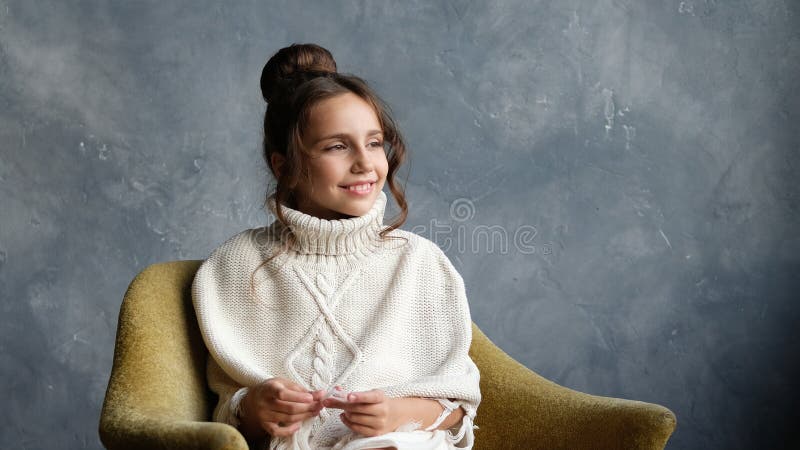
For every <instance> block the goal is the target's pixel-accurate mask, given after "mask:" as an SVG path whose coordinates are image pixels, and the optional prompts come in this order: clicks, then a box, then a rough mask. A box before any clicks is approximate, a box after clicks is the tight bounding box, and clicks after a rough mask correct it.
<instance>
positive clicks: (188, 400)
mask: <svg viewBox="0 0 800 450" xmlns="http://www.w3.org/2000/svg"><path fill="white" fill-rule="evenodd" d="M201 262H202V261H174V262H169V263H161V264H154V265H151V266H149V267H148V268H146V269H144V270H143V271H142V272H141V273H139V274H138V275H137V276H136V277H135V278H134V279H133V281H132V282H131V284H130V286H129V287H128V290H127V291H126V293H125V297H124V299H123V301H122V305H121V307H120V313H119V320H118V325H117V336H116V343H115V347H114V362H113V366H112V368H111V375H110V378H109V382H108V388H107V390H106V395H105V399H104V401H103V409H102V412H101V416H100V427H99V432H100V439H101V441H102V443H103V445H105V447H106V448H108V449H110V450H118V449H119V450H122V449H134V448H152V449H209V450H210V449H226V450H227V449H230V450H233V449H238V450H247V449H248V445H247V442H246V441H245V439H244V437H243V436H242V435H241V433H239V431H238V430H236V429H235V428H233V427H231V426H230V425H227V424H222V423H215V422H210V421H209V418H210V412H211V406H210V402H209V390H208V387H207V384H206V379H205V374H206V372H205V369H206V358H207V357H208V353H207V351H206V350H205V345H204V343H203V341H202V336H201V335H200V332H199V329H198V327H197V323H196V319H195V316H194V310H193V307H192V305H191V295H190V294H189V291H188V290H189V289H190V288H191V282H192V279H193V277H194V273H195V272H196V270H197V267H198V266H199V265H200V263H201Z"/></svg>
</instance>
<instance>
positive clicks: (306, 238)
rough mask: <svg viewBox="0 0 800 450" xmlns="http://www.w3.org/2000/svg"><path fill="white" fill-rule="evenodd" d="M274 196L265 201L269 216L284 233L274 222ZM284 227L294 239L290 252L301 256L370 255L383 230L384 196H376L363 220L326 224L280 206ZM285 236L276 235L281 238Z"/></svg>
mask: <svg viewBox="0 0 800 450" xmlns="http://www.w3.org/2000/svg"><path fill="white" fill-rule="evenodd" d="M275 203H276V202H275V195H274V194H273V195H270V196H269V198H268V207H269V210H270V212H271V213H272V214H273V215H274V216H275V217H276V220H275V223H274V226H275V227H277V228H278V229H279V230H283V224H282V223H281V221H280V220H277V217H278V213H277V210H276V204H275ZM281 210H282V211H283V214H284V216H285V217H286V221H287V224H288V225H289V228H290V229H291V230H292V232H293V234H294V235H295V236H296V238H297V239H296V242H295V243H294V245H293V247H292V250H294V251H296V252H297V253H300V254H316V255H356V254H368V253H372V252H373V251H374V249H375V248H376V246H377V244H378V240H379V239H380V236H378V233H380V231H381V230H382V229H383V228H384V226H383V214H384V212H385V210H386V193H384V192H383V191H379V192H378V196H377V197H376V198H375V203H373V205H372V208H370V210H369V211H367V213H366V214H364V215H363V216H358V217H351V218H349V219H337V220H327V219H320V218H319V217H315V216H312V215H310V214H306V213H304V212H302V211H299V210H296V209H293V208H290V207H288V206H286V204H283V203H282V204H281ZM284 234H285V233H279V235H280V236H284Z"/></svg>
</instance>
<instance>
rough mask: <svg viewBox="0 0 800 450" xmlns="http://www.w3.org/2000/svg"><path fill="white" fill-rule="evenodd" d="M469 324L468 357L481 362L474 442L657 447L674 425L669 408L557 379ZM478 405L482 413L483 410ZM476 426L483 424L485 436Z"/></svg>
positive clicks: (483, 445) (533, 446) (493, 445)
mask: <svg viewBox="0 0 800 450" xmlns="http://www.w3.org/2000/svg"><path fill="white" fill-rule="evenodd" d="M476 328H477V327H476ZM473 330H474V331H473V335H475V334H478V333H480V337H481V338H480V339H473V340H474V345H475V348H474V356H473V359H474V360H475V362H476V364H478V366H479V367H481V392H482V394H483V400H482V402H481V405H480V406H479V408H478V415H477V417H476V421H475V424H476V425H478V426H479V429H478V430H476V432H475V444H476V447H479V448H482V449H488V448H491V449H501V448H508V449H512V448H526V449H550V450H552V449H659V450H660V449H663V448H664V446H665V445H666V443H667V440H668V439H669V437H670V435H671V434H672V432H673V431H674V429H675V426H676V423H677V421H676V417H675V414H674V413H673V412H672V411H670V410H669V409H668V408H665V407H663V406H661V405H657V404H653V403H646V402H641V401H635V400H626V399H620V398H613V397H603V396H598V395H591V394H586V393H583V392H579V391H575V390H572V389H569V388H567V387H564V386H561V385H558V384H556V383H554V382H552V381H549V380H547V379H545V378H543V377H542V376H540V375H538V374H536V373H535V372H533V371H532V370H530V369H528V368H527V367H525V366H524V365H522V364H520V363H519V362H517V361H516V360H514V359H513V358H512V357H511V356H509V355H508V354H506V353H505V352H503V351H502V350H501V349H500V348H498V347H497V346H495V345H494V344H493V343H492V342H491V341H490V340H489V339H488V338H485V335H483V333H482V332H480V330H476V329H475V328H474V329H473ZM483 338H485V340H484V339H483ZM491 347H494V348H491ZM472 352H473V351H471V353H472ZM482 410H485V411H487V414H484V415H483V416H482V415H481V412H482ZM489 412H490V413H489ZM480 428H485V429H486V430H487V432H486V436H482V435H481V429H480ZM521 430H522V431H521Z"/></svg>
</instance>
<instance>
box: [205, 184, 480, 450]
mask: <svg viewBox="0 0 800 450" xmlns="http://www.w3.org/2000/svg"><path fill="white" fill-rule="evenodd" d="M386 200H387V197H386V194H385V193H384V192H382V191H381V192H380V193H379V196H378V197H377V199H376V201H375V203H374V205H373V206H372V208H371V209H370V211H369V212H367V213H366V214H365V215H363V216H360V217H353V218H348V219H340V220H325V219H320V218H317V217H314V216H311V215H308V214H305V213H303V212H301V211H298V210H295V209H291V208H288V207H286V206H285V205H282V207H283V208H282V209H283V211H284V213H285V215H286V217H287V220H288V223H289V227H290V228H291V230H292V231H293V232H294V234H295V235H296V236H297V237H298V240H297V242H296V243H295V245H294V247H293V248H292V249H291V250H290V251H289V252H288V253H286V252H284V253H282V254H280V255H279V256H278V257H276V258H275V259H273V260H272V261H270V262H269V263H267V264H266V265H264V266H262V267H261V268H260V269H259V270H258V271H257V272H255V277H254V281H255V285H254V288H255V298H253V297H252V296H251V294H250V275H251V273H253V272H254V271H255V269H256V267H258V266H259V264H260V263H261V262H262V261H263V260H265V259H266V258H267V257H269V256H270V255H272V254H273V253H274V252H275V251H276V250H277V248H278V244H279V243H280V242H281V241H280V240H281V239H282V238H284V237H285V236H286V231H287V230H286V229H284V228H283V225H282V224H281V223H280V221H278V220H275V221H274V222H273V223H272V224H270V225H269V226H266V227H262V228H255V229H248V230H244V231H242V232H240V233H237V234H236V235H234V236H232V237H231V238H229V239H228V240H227V241H225V242H224V243H223V244H222V245H220V246H219V247H218V248H216V249H215V250H214V251H213V252H212V253H211V255H210V256H209V257H208V259H206V260H205V261H204V262H203V263H202V265H201V266H200V268H199V270H198V271H197V274H196V276H195V279H194V282H193V284H192V298H193V302H194V307H195V312H196V314H197V319H198V323H199V326H200V331H201V333H202V336H203V339H204V341H205V344H206V346H207V348H208V350H209V354H210V355H209V356H210V357H209V359H208V366H207V370H208V372H207V377H208V383H209V387H210V388H211V390H212V391H213V392H215V393H217V394H218V395H219V402H218V404H217V406H216V408H215V410H214V420H215V421H218V422H225V423H229V424H231V425H234V426H236V425H237V424H238V421H237V419H236V416H235V414H234V410H235V408H236V407H237V406H238V401H240V399H241V397H242V396H243V395H244V394H245V393H246V389H247V387H250V386H254V385H256V384H258V383H261V382H263V381H265V380H267V379H269V378H272V377H284V378H288V379H291V380H293V381H295V382H297V383H299V384H300V385H302V386H304V387H305V388H307V389H308V390H309V391H314V390H317V389H330V388H332V387H333V386H334V385H341V386H343V387H344V389H345V390H346V391H366V390H370V389H375V388H378V389H382V390H383V391H384V393H385V394H386V395H387V396H388V397H411V396H414V397H424V398H430V399H437V400H440V403H442V404H443V405H447V404H450V402H448V401H447V400H446V399H448V398H449V399H455V404H450V406H451V407H457V406H459V405H460V406H461V407H462V408H463V409H464V411H465V415H464V418H463V419H462V421H461V423H459V424H457V425H456V426H454V427H453V428H451V429H450V430H430V431H425V430H421V429H415V428H416V427H418V425H416V427H415V425H414V424H410V426H409V427H402V428H401V429H400V430H399V431H394V432H390V433H387V434H384V435H382V436H378V437H372V438H366V437H364V436H361V435H359V434H357V433H355V432H353V431H351V430H350V429H349V428H347V426H346V425H344V424H343V423H342V422H341V420H340V418H339V413H341V412H342V410H339V409H335V408H324V409H323V410H322V411H321V412H320V414H319V415H318V416H317V417H314V418H309V419H307V420H306V421H304V422H303V424H302V426H301V427H300V429H299V430H298V431H297V432H295V433H294V435H292V436H290V437H274V438H272V439H271V442H270V447H269V448H270V449H298V450H299V449H332V450H339V449H347V450H351V449H358V448H373V447H377V446H382V445H386V446H389V445H394V446H396V447H397V448H398V449H400V450H403V449H406V448H408V449H410V448H415V449H417V448H426V449H434V448H436V449H439V448H465V449H469V448H472V445H473V441H474V436H473V428H477V426H474V425H473V421H474V419H475V416H476V412H477V408H478V405H479V403H480V401H481V393H480V389H479V380H480V374H479V371H478V368H477V366H476V365H475V363H474V362H473V361H472V359H471V358H470V357H469V355H468V351H469V348H470V343H471V340H472V328H471V326H472V320H471V317H470V311H469V306H468V303H467V297H466V294H465V289H464V281H463V279H462V277H461V275H460V274H459V273H458V272H457V270H456V269H455V267H453V265H452V263H451V262H450V260H449V259H448V258H447V256H446V255H445V254H444V252H442V251H441V249H440V248H439V247H438V246H437V245H436V244H435V243H433V242H431V241H430V240H428V239H425V238H423V237H421V236H419V235H416V234H413V233H410V232H407V231H404V230H399V229H397V230H393V231H392V232H391V233H390V236H398V237H401V238H405V239H406V240H407V242H406V241H405V240H403V239H392V240H388V241H386V242H382V241H381V240H380V236H378V232H379V231H381V230H382V229H384V228H386V227H385V226H384V225H383V215H384V211H385V207H386ZM269 208H270V210H271V212H272V213H273V214H275V200H274V198H273V197H271V198H270V199H269ZM429 428H430V427H429Z"/></svg>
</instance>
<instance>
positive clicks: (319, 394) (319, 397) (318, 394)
mask: <svg viewBox="0 0 800 450" xmlns="http://www.w3.org/2000/svg"><path fill="white" fill-rule="evenodd" d="M327 393H328V391H327V390H325V389H320V390H318V391H314V392H312V393H311V397H313V398H314V401H315V402H316V401H319V400H322V398H323V397H325V394H327Z"/></svg>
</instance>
